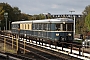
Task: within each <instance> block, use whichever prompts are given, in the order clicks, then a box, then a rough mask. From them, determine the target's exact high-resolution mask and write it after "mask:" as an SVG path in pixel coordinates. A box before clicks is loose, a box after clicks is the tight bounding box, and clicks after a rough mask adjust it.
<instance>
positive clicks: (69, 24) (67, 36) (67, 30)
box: [51, 18, 74, 43]
mask: <svg viewBox="0 0 90 60" xmlns="http://www.w3.org/2000/svg"><path fill="white" fill-rule="evenodd" d="M52 24H53V26H52V28H53V27H54V28H53V30H54V31H53V32H51V36H52V40H53V41H54V42H59V43H60V42H72V41H73V39H74V35H73V32H74V31H73V29H74V28H73V24H74V21H73V20H72V19H68V18H61V19H57V20H55V21H53V22H52Z"/></svg>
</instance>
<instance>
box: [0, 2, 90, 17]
mask: <svg viewBox="0 0 90 60" xmlns="http://www.w3.org/2000/svg"><path fill="white" fill-rule="evenodd" d="M0 2H1V3H2V2H4V3H8V4H10V5H11V6H12V7H18V8H19V9H20V10H21V12H22V13H26V14H32V15H34V14H41V13H51V14H71V12H69V11H75V12H72V14H82V12H83V11H84V9H85V7H86V6H88V5H90V0H0Z"/></svg>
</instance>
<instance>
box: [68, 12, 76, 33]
mask: <svg viewBox="0 0 90 60" xmlns="http://www.w3.org/2000/svg"><path fill="white" fill-rule="evenodd" d="M69 12H71V15H72V12H75V11H72V10H71V11H69ZM71 18H72V16H71ZM75 24H76V23H75V15H74V28H73V29H74V35H75Z"/></svg>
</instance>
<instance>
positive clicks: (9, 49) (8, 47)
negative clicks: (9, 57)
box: [0, 42, 16, 53]
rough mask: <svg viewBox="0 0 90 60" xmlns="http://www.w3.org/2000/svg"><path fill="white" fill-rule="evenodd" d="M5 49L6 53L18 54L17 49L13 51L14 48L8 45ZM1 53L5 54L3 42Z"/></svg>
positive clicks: (0, 45) (0, 43)
mask: <svg viewBox="0 0 90 60" xmlns="http://www.w3.org/2000/svg"><path fill="white" fill-rule="evenodd" d="M5 47H6V48H5V52H9V53H16V49H15V48H13V49H12V46H10V45H8V44H6V46H5ZM0 51H3V52H4V44H3V43H2V42H0Z"/></svg>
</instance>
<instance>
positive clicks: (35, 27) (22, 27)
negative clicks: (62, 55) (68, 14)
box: [12, 18, 74, 43]
mask: <svg viewBox="0 0 90 60" xmlns="http://www.w3.org/2000/svg"><path fill="white" fill-rule="evenodd" d="M73 24H74V21H73V20H72V19H69V18H56V19H44V20H28V21H16V22H12V33H13V34H18V33H19V34H20V35H24V36H29V37H33V38H35V39H37V40H38V38H39V39H43V41H45V42H52V43H60V42H72V41H73V39H74V35H73Z"/></svg>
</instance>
